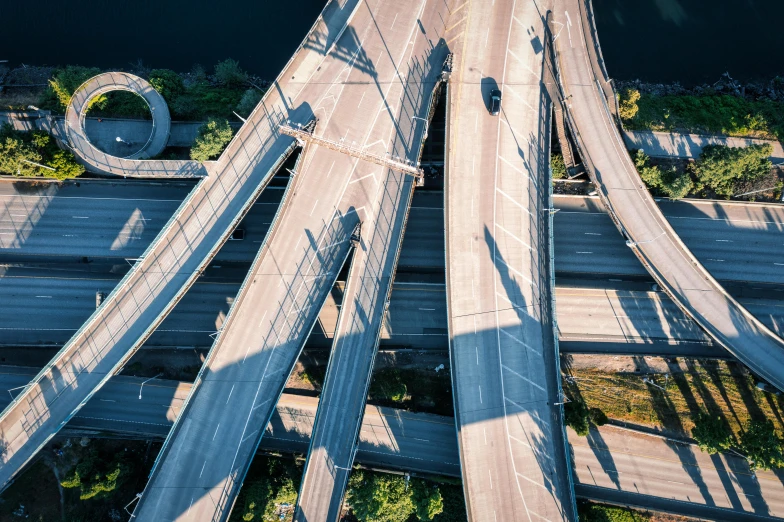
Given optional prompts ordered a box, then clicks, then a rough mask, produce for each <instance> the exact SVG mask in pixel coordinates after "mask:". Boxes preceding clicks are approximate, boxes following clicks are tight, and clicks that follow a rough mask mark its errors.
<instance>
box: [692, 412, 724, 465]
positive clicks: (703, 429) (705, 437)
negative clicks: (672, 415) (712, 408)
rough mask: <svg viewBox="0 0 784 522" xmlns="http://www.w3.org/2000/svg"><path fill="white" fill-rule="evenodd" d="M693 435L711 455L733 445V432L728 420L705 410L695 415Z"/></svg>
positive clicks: (702, 448)
mask: <svg viewBox="0 0 784 522" xmlns="http://www.w3.org/2000/svg"><path fill="white" fill-rule="evenodd" d="M691 436H692V437H694V440H696V441H697V444H698V445H699V446H700V449H701V450H702V451H704V452H706V453H709V454H711V455H714V454H716V453H719V452H721V451H727V450H728V449H729V448H730V447H731V446H732V432H731V431H730V427H729V426H728V425H727V422H726V421H725V420H724V419H723V418H722V417H721V416H719V415H711V414H710V413H708V412H706V411H703V410H699V411H698V412H697V413H696V414H695V415H694V428H693V429H692V430H691Z"/></svg>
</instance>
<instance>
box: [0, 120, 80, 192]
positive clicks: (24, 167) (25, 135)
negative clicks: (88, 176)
mask: <svg viewBox="0 0 784 522" xmlns="http://www.w3.org/2000/svg"><path fill="white" fill-rule="evenodd" d="M40 165H45V166H46V167H50V169H54V170H50V169H47V168H43V167H41V166H40ZM0 173H3V174H10V175H12V176H17V177H23V178H29V177H47V178H56V179H59V180H63V179H69V178H75V177H77V176H80V175H81V174H83V173H84V167H83V166H82V165H80V164H79V163H77V162H76V158H75V157H74V155H73V153H71V152H70V151H66V150H61V149H59V148H58V147H57V145H56V144H55V142H54V140H52V138H51V136H49V134H47V133H46V132H43V131H33V132H22V131H16V130H14V129H12V128H11V126H10V125H3V126H2V127H0Z"/></svg>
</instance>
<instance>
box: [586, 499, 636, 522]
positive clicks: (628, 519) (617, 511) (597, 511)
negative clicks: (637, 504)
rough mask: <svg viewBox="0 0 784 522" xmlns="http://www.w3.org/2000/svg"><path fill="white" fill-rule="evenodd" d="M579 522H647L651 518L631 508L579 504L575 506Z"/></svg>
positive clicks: (590, 503) (588, 503)
mask: <svg viewBox="0 0 784 522" xmlns="http://www.w3.org/2000/svg"><path fill="white" fill-rule="evenodd" d="M577 514H578V516H579V517H580V522H648V521H649V520H651V517H650V516H649V515H648V514H646V513H642V512H640V511H636V510H634V509H631V508H623V507H616V506H608V505H605V504H594V503H592V502H580V503H578V505H577Z"/></svg>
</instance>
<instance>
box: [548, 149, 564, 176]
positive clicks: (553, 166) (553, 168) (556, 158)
mask: <svg viewBox="0 0 784 522" xmlns="http://www.w3.org/2000/svg"><path fill="white" fill-rule="evenodd" d="M550 172H552V174H553V179H563V178H565V177H566V164H565V163H564V159H563V156H562V155H561V154H551V155H550Z"/></svg>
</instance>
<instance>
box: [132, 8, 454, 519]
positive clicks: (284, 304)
mask: <svg viewBox="0 0 784 522" xmlns="http://www.w3.org/2000/svg"><path fill="white" fill-rule="evenodd" d="M327 9H328V10H330V9H332V10H333V12H335V13H339V14H340V15H341V16H342V20H343V22H341V23H340V25H338V24H337V23H335V24H333V25H334V27H332V28H331V30H330V31H329V34H330V35H332V34H335V35H337V34H339V35H341V36H340V37H339V38H338V39H337V40H336V45H334V46H328V47H327V49H329V52H328V53H327V54H326V56H325V57H324V59H323V61H322V62H321V65H320V67H319V69H318V70H317V71H316V72H315V73H314V74H313V76H312V78H311V79H310V80H309V82H308V83H307V84H306V85H305V86H304V87H303V88H302V89H301V90H300V91H299V92H297V91H293V92H291V93H289V94H288V95H287V99H290V103H294V104H296V103H300V102H302V101H303V100H308V103H309V105H310V107H311V110H312V112H313V114H315V115H317V116H318V117H319V123H318V126H317V128H316V130H315V132H316V134H317V135H318V136H320V137H323V138H326V139H331V140H333V141H335V142H340V141H342V142H344V143H357V146H358V147H364V148H366V149H369V150H371V151H374V152H376V153H380V154H382V155H383V152H384V150H388V147H389V145H391V144H393V143H394V140H396V139H397V137H398V136H399V135H400V134H399V133H401V132H402V131H401V130H400V128H399V127H397V126H396V124H395V123H396V120H398V119H399V113H398V111H400V110H403V109H406V107H405V106H404V105H403V104H402V103H401V100H399V99H397V98H395V97H394V95H390V91H391V88H392V87H393V86H394V85H396V84H399V81H400V80H401V77H400V75H401V74H403V72H402V71H405V69H404V68H402V65H403V62H404V61H405V60H406V59H407V57H408V55H409V53H410V52H411V50H410V48H411V46H410V45H408V44H409V38H411V36H409V35H413V34H416V32H415V31H413V29H414V28H417V27H419V24H418V23H417V20H416V18H414V17H415V15H416V13H417V12H418V11H417V10H416V9H411V11H410V12H409V11H408V10H405V15H403V11H400V9H399V5H391V4H388V3H381V2H373V3H370V4H368V3H365V2H362V3H359V2H357V3H352V2H349V3H347V4H344V5H343V6H342V7H338V6H337V4H329V5H328V6H327ZM396 14H399V16H397V19H395V15H396ZM347 19H348V20H349V23H348V24H347V25H346V20H347ZM425 22H426V21H421V23H422V24H423V25H427V24H425ZM428 23H429V21H428ZM344 25H345V29H342V27H343V26H344ZM386 29H389V31H390V33H388V34H389V37H387V36H385V35H384V33H383V32H382V31H384V30H386ZM401 36H403V37H401ZM416 60H418V61H419V65H420V66H423V64H424V63H427V56H417V57H416ZM439 65H440V64H439ZM408 80H409V78H403V79H402V81H403V82H408ZM284 92H285V91H284ZM388 96H390V97H388ZM358 100H359V101H358ZM358 105H359V106H360V107H361V108H360V110H357V107H358ZM368 114H370V115H372V117H371V118H368V117H366V116H367V115H368ZM296 171H297V174H296V176H295V177H294V180H293V181H292V186H290V188H289V191H288V196H287V197H286V198H285V201H284V203H283V205H282V207H281V208H280V209H279V214H278V217H277V219H276V221H275V224H274V225H273V229H272V231H271V232H270V235H269V237H268V238H267V240H266V243H265V244H264V246H263V247H262V249H261V251H260V253H259V255H258V257H257V258H256V260H255V261H254V265H253V267H252V269H251V271H250V273H249V276H248V278H247V279H246V281H245V283H244V285H245V286H244V289H243V290H242V291H241V292H240V294H239V296H238V298H237V300H236V301H235V303H234V306H233V307H232V310H231V311H230V312H229V316H228V319H227V322H226V324H225V325H224V327H223V329H222V331H221V334H220V335H219V336H218V339H217V341H216V344H215V345H214V346H213V348H212V350H211V353H210V356H209V358H208V361H207V363H206V365H205V369H204V370H203V372H202V374H201V375H200V378H199V380H198V381H197V383H198V386H197V388H195V391H194V392H193V394H192V395H191V397H190V399H189V401H188V403H187V405H186V407H185V410H184V412H183V414H182V416H181V417H180V419H179V420H178V422H177V424H176V425H175V426H174V428H173V430H172V434H171V436H170V438H169V439H168V441H167V444H166V445H165V446H164V448H163V450H162V452H161V454H160V456H159V460H158V462H157V465H156V467H155V468H154V470H153V472H152V475H151V478H150V481H149V483H148V486H147V488H146V489H145V492H144V494H143V496H142V498H141V500H140V502H139V504H138V505H137V507H136V510H135V513H136V515H137V516H138V517H139V518H142V519H154V520H172V519H177V520H202V519H208V520H212V519H213V518H215V519H225V518H226V517H227V516H228V509H229V507H230V506H231V504H232V502H233V499H234V497H235V495H236V493H237V492H238V490H239V487H240V485H241V483H242V479H243V478H244V474H245V472H246V470H247V467H248V465H249V463H250V459H251V457H252V455H253V453H254V451H255V448H256V447H257V445H258V441H259V439H260V438H261V435H262V433H263V429H264V426H265V424H266V423H267V421H268V420H269V418H270V416H271V415H272V412H273V411H274V403H275V398H276V397H278V396H279V394H280V393H281V392H282V389H283V387H284V385H285V382H286V379H287V377H288V375H289V373H290V372H291V369H292V367H293V365H294V364H295V362H296V359H297V357H298V355H299V352H300V350H301V348H302V346H303V345H304V342H305V340H306V338H307V336H308V334H309V332H310V329H311V328H312V326H313V325H314V324H315V322H316V318H317V316H318V311H319V309H320V308H321V305H322V303H323V302H324V301H325V299H326V297H327V294H328V293H329V292H330V291H331V289H332V285H333V283H334V280H335V278H336V277H337V275H338V273H339V271H340V269H341V267H342V265H343V263H344V261H345V259H346V257H347V255H348V253H349V245H350V242H349V237H350V235H351V234H352V232H353V231H354V229H355V226H356V224H357V223H359V222H360V220H366V219H368V216H369V214H371V213H372V212H373V210H374V201H375V200H376V197H377V194H378V191H379V190H380V189H381V187H380V185H382V183H381V181H382V179H383V178H382V177H380V176H384V174H385V171H384V169H382V168H381V167H379V166H378V165H375V164H371V163H367V162H364V161H357V160H355V159H354V158H352V157H350V156H347V155H343V154H340V153H338V152H335V151H332V150H330V149H328V148H322V147H316V146H308V147H306V149H305V153H304V154H303V156H302V158H301V160H300V164H299V165H298V166H297V169H296ZM217 405H220V408H216V406H217Z"/></svg>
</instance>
